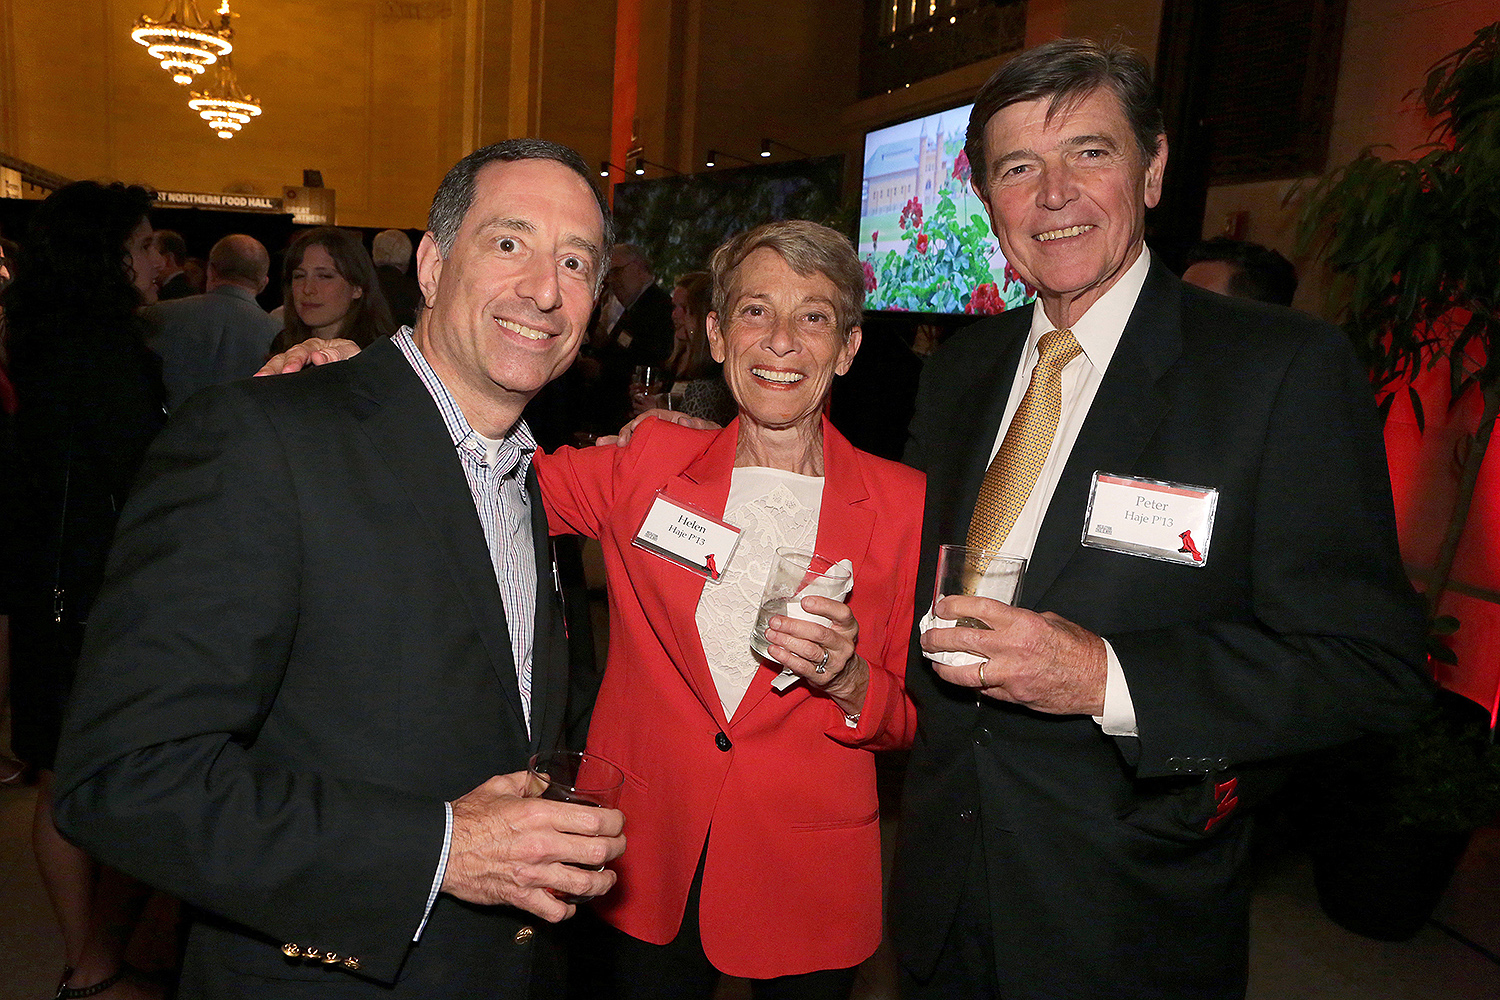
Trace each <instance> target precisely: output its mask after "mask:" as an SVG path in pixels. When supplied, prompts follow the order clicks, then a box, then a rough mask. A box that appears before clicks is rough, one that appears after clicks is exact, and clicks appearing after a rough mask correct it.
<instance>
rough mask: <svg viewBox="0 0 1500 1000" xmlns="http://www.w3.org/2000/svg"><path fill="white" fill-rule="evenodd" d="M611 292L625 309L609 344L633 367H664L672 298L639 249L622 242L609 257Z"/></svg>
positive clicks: (670, 331)
mask: <svg viewBox="0 0 1500 1000" xmlns="http://www.w3.org/2000/svg"><path fill="white" fill-rule="evenodd" d="M609 290H610V292H611V294H613V295H614V297H615V300H616V301H618V302H619V303H620V305H621V306H622V307H624V312H622V313H620V318H619V319H617V320H615V322H614V326H612V327H610V331H609V341H608V343H609V344H610V345H611V346H613V347H615V348H617V349H618V350H619V351H620V352H621V353H622V354H623V355H624V357H625V358H627V359H628V360H629V361H630V363H631V364H632V365H663V364H666V362H667V355H669V354H671V353H672V337H673V328H672V296H670V295H669V294H667V293H666V292H664V291H662V288H661V286H660V285H658V284H657V283H656V275H655V274H654V273H653V272H652V270H651V264H650V262H649V261H647V260H646V255H645V253H643V252H642V251H641V248H640V247H637V246H632V245H630V244H629V243H622V244H621V245H620V246H617V247H615V249H614V253H613V254H611V255H610V266H609Z"/></svg>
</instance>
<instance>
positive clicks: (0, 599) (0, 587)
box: [0, 239, 32, 785]
mask: <svg viewBox="0 0 1500 1000" xmlns="http://www.w3.org/2000/svg"><path fill="white" fill-rule="evenodd" d="M19 249H20V248H19V247H18V246H17V245H16V244H15V243H12V242H11V241H10V240H7V239H0V469H4V470H6V477H7V479H13V477H14V468H13V462H14V459H13V458H12V457H11V454H10V443H11V420H12V419H13V418H14V417H15V415H16V390H15V387H14V386H12V385H11V381H10V363H9V361H8V360H7V355H6V351H5V286H6V285H8V284H10V279H11V266H12V265H13V264H14V262H15V258H16V252H17V251H18V250H19ZM5 489H6V488H4V487H0V501H3V504H4V506H3V509H5V510H11V509H12V505H11V504H10V502H9V498H8V497H6V496H5ZM3 520H4V522H5V523H3V524H0V541H3V543H4V548H3V549H0V551H5V552H13V551H14V548H13V547H12V546H13V545H14V543H13V542H11V541H10V540H9V533H10V531H12V530H13V529H12V527H11V525H10V523H9V522H10V521H11V518H4V519H3ZM14 570H15V566H14V560H11V559H6V560H4V561H3V563H0V722H4V720H5V717H6V716H7V715H8V714H9V711H10V607H11V603H12V602H13V600H14V594H15V581H14V580H13V576H14ZM31 774H32V771H31V768H29V767H28V766H27V765H26V764H25V763H23V762H22V761H19V760H16V759H15V758H14V757H11V756H8V755H6V754H0V785H18V784H22V783H24V782H25V781H26V780H27V779H28V778H29V777H30V776H31Z"/></svg>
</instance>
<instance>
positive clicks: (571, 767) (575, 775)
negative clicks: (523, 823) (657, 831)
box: [526, 750, 625, 903]
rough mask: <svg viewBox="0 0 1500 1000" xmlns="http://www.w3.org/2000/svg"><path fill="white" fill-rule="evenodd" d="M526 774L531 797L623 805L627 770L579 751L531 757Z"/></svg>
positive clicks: (570, 899)
mask: <svg viewBox="0 0 1500 1000" xmlns="http://www.w3.org/2000/svg"><path fill="white" fill-rule="evenodd" d="M526 774H527V779H528V780H527V783H526V794H527V796H528V797H532V798H540V799H551V800H552V801H554V802H572V803H574V804H576V805H582V806H601V807H603V808H605V809H617V808H619V805H620V791H621V789H623V788H624V787H625V772H624V771H621V770H620V769H619V768H618V767H617V766H615V765H614V764H612V763H611V762H609V761H607V760H605V759H604V758H603V757H599V756H596V755H595V754H591V753H580V752H578V751H576V750H557V751H554V752H552V753H539V754H536V755H534V756H533V757H532V758H531V764H530V766H529V767H527V769H526ZM566 863H567V864H570V865H572V866H573V867H574V868H585V869H588V870H589V871H596V872H597V871H602V870H603V869H604V866H603V865H585V864H579V863H577V862H574V861H569V862H566ZM554 895H556V893H554ZM558 898H559V899H561V900H562V901H563V902H565V903H576V902H579V899H580V897H574V896H558Z"/></svg>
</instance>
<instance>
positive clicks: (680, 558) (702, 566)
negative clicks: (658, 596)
mask: <svg viewBox="0 0 1500 1000" xmlns="http://www.w3.org/2000/svg"><path fill="white" fill-rule="evenodd" d="M739 540H740V529H739V528H736V527H735V526H734V525H732V524H728V523H726V522H724V521H721V520H719V519H718V518H716V517H713V516H712V515H710V514H705V513H704V512H703V511H701V510H698V509H697V508H695V507H689V506H687V505H686V504H682V503H678V502H677V501H675V500H671V499H669V498H668V497H667V496H666V495H664V494H663V493H662V492H661V491H659V490H658V491H657V494H656V499H655V500H654V501H653V502H652V504H651V509H650V510H648V511H646V516H645V518H644V519H643V520H642V521H641V526H640V529H639V530H638V531H636V533H635V538H634V539H633V540H632V541H631V544H632V545H634V546H635V547H636V548H638V549H645V550H646V551H647V552H650V553H652V554H654V555H658V556H661V557H662V558H663V559H667V560H670V561H671V562H674V563H676V564H677V565H679V566H682V567H684V568H685V569H689V570H691V571H693V572H694V573H697V574H698V575H699V576H702V577H707V578H708V579H709V580H711V581H714V582H718V580H719V577H720V576H721V575H722V574H723V572H724V567H725V566H728V565H729V557H730V556H731V555H732V554H733V553H734V547H735V545H737V544H738V543H739Z"/></svg>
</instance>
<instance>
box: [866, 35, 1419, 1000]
mask: <svg viewBox="0 0 1500 1000" xmlns="http://www.w3.org/2000/svg"><path fill="white" fill-rule="evenodd" d="M966 149H967V152H968V157H969V161H970V162H971V163H972V164H973V165H974V175H973V184H974V188H975V190H976V192H977V193H978V194H979V196H980V197H981V198H982V199H983V200H984V203H985V206H986V208H987V209H988V211H989V215H990V219H991V223H992V226H993V229H994V231H995V234H996V236H997V237H999V240H1000V245H1001V248H1002V250H1003V251H1004V253H1005V257H1006V259H1007V260H1008V261H1009V262H1010V263H1011V264H1012V265H1014V266H1015V268H1016V269H1017V270H1018V271H1019V272H1020V273H1021V275H1022V276H1023V277H1024V278H1025V279H1026V280H1027V281H1028V282H1029V283H1030V284H1031V285H1033V286H1034V287H1035V288H1036V289H1037V291H1038V301H1037V303H1036V305H1034V306H1033V307H1032V308H1031V309H1029V310H1015V311H1013V312H1012V313H1007V314H1005V315H1002V316H999V317H995V318H994V319H991V320H987V321H984V322H982V323H980V324H978V325H976V326H974V327H972V328H970V329H968V330H966V331H964V332H962V333H960V334H959V335H957V336H955V337H954V338H952V339H951V341H950V342H949V343H948V344H946V345H945V346H944V348H943V349H942V350H941V351H940V352H939V353H938V354H937V355H935V356H934V357H933V359H932V360H931V361H930V363H929V364H928V365H927V368H926V370H925V371H924V373H923V382H922V389H921V393H920V395H919V397H918V402H917V412H916V416H915V418H914V420H913V422H912V431H911V440H910V442H909V445H908V450H907V461H908V462H909V463H911V464H913V465H915V466H916V467H917V468H919V469H922V470H924V471H925V472H926V473H927V476H928V493H927V495H928V502H927V514H926V522H925V525H924V539H923V566H922V570H921V573H920V575H919V577H918V585H917V586H918V591H917V593H918V614H919V615H920V614H922V613H923V612H929V611H932V612H934V613H933V614H930V615H929V616H928V618H927V620H926V622H925V626H926V629H927V630H926V631H925V632H924V633H923V635H922V639H921V645H922V650H923V651H925V652H926V654H927V656H928V658H927V659H924V658H922V656H921V654H920V653H916V654H914V657H913V660H912V662H911V664H910V666H909V668H908V677H907V684H908V689H909V690H910V691H911V693H912V696H913V699H914V701H916V703H917V706H918V712H919V718H920V720H921V725H920V729H919V732H918V736H917V742H916V745H915V747H914V749H913V753H912V759H911V764H910V769H909V774H908V781H907V785H906V792H905V799H904V815H903V821H902V829H901V843H900V846H899V847H898V850H897V861H896V872H895V876H894V880H893V885H892V890H891V920H892V926H893V932H894V936H895V941H896V946H897V953H898V955H899V957H900V959H901V963H902V968H903V983H904V988H905V991H906V993H907V995H908V996H910V997H919V998H924V1000H925V998H933V997H953V998H964V1000H970V998H976V997H978V998H984V997H1001V998H1004V1000H1015V998H1038V1000H1040V998H1044V997H1046V998H1064V997H1065V998H1068V1000H1087V998H1094V997H1098V998H1104V997H1111V998H1115V997H1130V998H1132V1000H1139V998H1147V997H1160V998H1164V1000H1165V998H1173V1000H1181V998H1216V1000H1217V998H1235V997H1242V996H1243V995H1244V991H1245V983H1246V970H1247V947H1248V938H1247V934H1248V931H1247V927H1248V901H1249V888H1248V879H1247V873H1246V870H1245V865H1244V862H1245V859H1246V855H1247V847H1248V839H1249V834H1250V826H1251V823H1250V818H1249V812H1250V810H1249V809H1248V806H1250V805H1251V804H1252V803H1253V802H1254V801H1255V800H1256V799H1257V798H1258V797H1259V796H1261V795H1263V794H1264V793H1265V791H1266V790H1267V788H1268V787H1269V786H1270V785H1271V784H1273V783H1274V781H1275V775H1276V771H1277V765H1278V762H1280V761H1282V760H1284V759H1285V758H1286V757H1288V756H1290V755H1293V754H1297V753H1301V752H1305V751H1309V750H1314V749H1318V748H1321V747H1326V746H1329V745H1332V744H1335V743H1338V742H1341V741H1344V740H1348V739H1351V738H1353V737H1355V736H1358V735H1359V734H1361V733H1364V732H1370V731H1390V730H1394V729H1399V728H1400V727H1402V726H1403V725H1405V724H1407V723H1408V722H1409V721H1410V720H1412V719H1413V718H1414V717H1415V715H1416V713H1417V712H1418V711H1419V710H1420V708H1421V706H1422V705H1423V704H1424V702H1425V700H1426V698H1427V690H1428V682H1427V681H1426V679H1425V677H1424V672H1423V662H1424V656H1423V631H1424V629H1423V617H1422V613H1421V610H1420V606H1419V602H1418V601H1417V600H1416V598H1415V595H1414V594H1413V592H1412V590H1411V587H1410V585H1409V584H1408V583H1407V581H1406V578H1405V575H1404V574H1403V572H1402V568H1401V562H1400V557H1399V554H1398V552H1397V548H1396V538H1395V519H1394V516H1393V514H1392V509H1391V499H1390V486H1389V481H1388V477H1387V472H1386V467H1385V461H1384V455H1383V451H1382V446H1381V438H1380V432H1379V428H1378V426H1377V421H1376V415H1375V411H1374V407H1373V406H1372V403H1371V397H1370V391H1369V388H1368V383H1367V382H1366V380H1365V377H1364V374H1363V372H1362V371H1361V370H1360V369H1359V367H1358V365H1357V363H1356V362H1355V359H1354V356H1353V353H1352V351H1351V350H1350V348H1349V345H1348V344H1347V342H1346V341H1345V339H1344V338H1343V336H1342V335H1341V334H1340V332H1339V331H1338V330H1337V329H1335V328H1333V327H1331V326H1328V325H1327V324H1324V323H1320V322H1318V321H1316V320H1313V319H1310V318H1308V317H1305V316H1301V315H1299V314H1296V313H1293V312H1291V311H1290V310H1285V309H1278V308H1274V307H1265V306H1260V305H1257V304H1251V303H1245V302H1241V301H1237V300H1230V299H1227V298H1223V297H1220V296H1216V295H1212V294H1209V293H1204V292H1201V291H1200V290H1198V289H1196V288H1192V287H1190V286H1185V285H1183V284H1182V283H1181V282H1180V281H1178V280H1177V279H1176V278H1175V277H1173V276H1172V275H1171V274H1170V273H1169V272H1168V271H1167V270H1166V269H1165V268H1164V267H1163V266H1162V264H1161V263H1160V262H1158V261H1155V260H1153V258H1152V255H1151V253H1150V252H1149V251H1148V250H1147V249H1146V247H1145V243H1144V234H1145V212H1146V209H1147V208H1148V207H1151V206H1153V205H1155V204H1156V203H1157V200H1158V199H1159V198H1160V195H1161V185H1162V175H1163V172H1164V170H1165V168H1166V163H1167V141H1166V136H1165V135H1164V134H1163V127H1162V118H1161V114H1160V112H1159V111H1158V110H1157V108H1156V105H1155V102H1154V98H1153V94H1152V89H1151V82H1150V79H1149V74H1148V72H1147V69H1146V67H1145V64H1144V63H1143V62H1142V61H1141V59H1140V58H1139V56H1137V55H1136V54H1135V53H1134V52H1132V51H1130V50H1128V49H1124V48H1120V47H1112V46H1103V45H1099V44H1096V43H1094V42H1090V41H1084V40H1062V41H1058V42H1053V43H1049V44H1048V45H1044V46H1041V47H1039V48H1037V49H1034V50H1032V51H1030V52H1027V53H1023V54H1022V55H1020V56H1018V57H1016V58H1015V59H1013V60H1012V61H1011V62H1010V63H1008V64H1006V65H1005V66H1003V67H1001V69H1000V70H999V71H998V72H997V73H996V74H995V76H994V77H992V78H991V79H990V81H989V82H988V83H986V84H985V86H984V88H983V89H982V90H981V91H980V93H979V96H978V98H977V100H976V103H975V106H974V111H973V115H972V117H971V119H970V122H969V130H968V136H967V143H966ZM948 543H967V544H969V545H974V546H980V547H985V548H991V549H998V550H1001V551H1004V552H1007V553H1010V554H1012V555H1019V556H1023V557H1026V558H1028V559H1029V561H1030V562H1029V566H1028V568H1027V573H1026V578H1025V582H1024V583H1023V585H1022V589H1021V595H1020V597H1019V599H1018V600H1017V606H1015V607H1010V606H1007V605H1004V604H1000V603H997V602H994V601H990V600H986V599H984V598H978V597H948V598H945V599H944V601H943V602H942V603H941V604H940V605H939V607H938V608H936V609H929V607H928V600H929V599H930V596H929V595H931V593H932V582H933V574H934V569H935V562H936V558H937V550H938V546H939V545H940V544H948ZM959 618H970V619H977V620H978V621H980V622H982V623H983V624H984V625H985V626H987V627H985V628H973V627H943V626H944V625H945V624H949V623H951V622H952V621H954V620H956V619H959ZM962 654H968V655H962ZM933 657H935V658H936V659H933Z"/></svg>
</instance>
